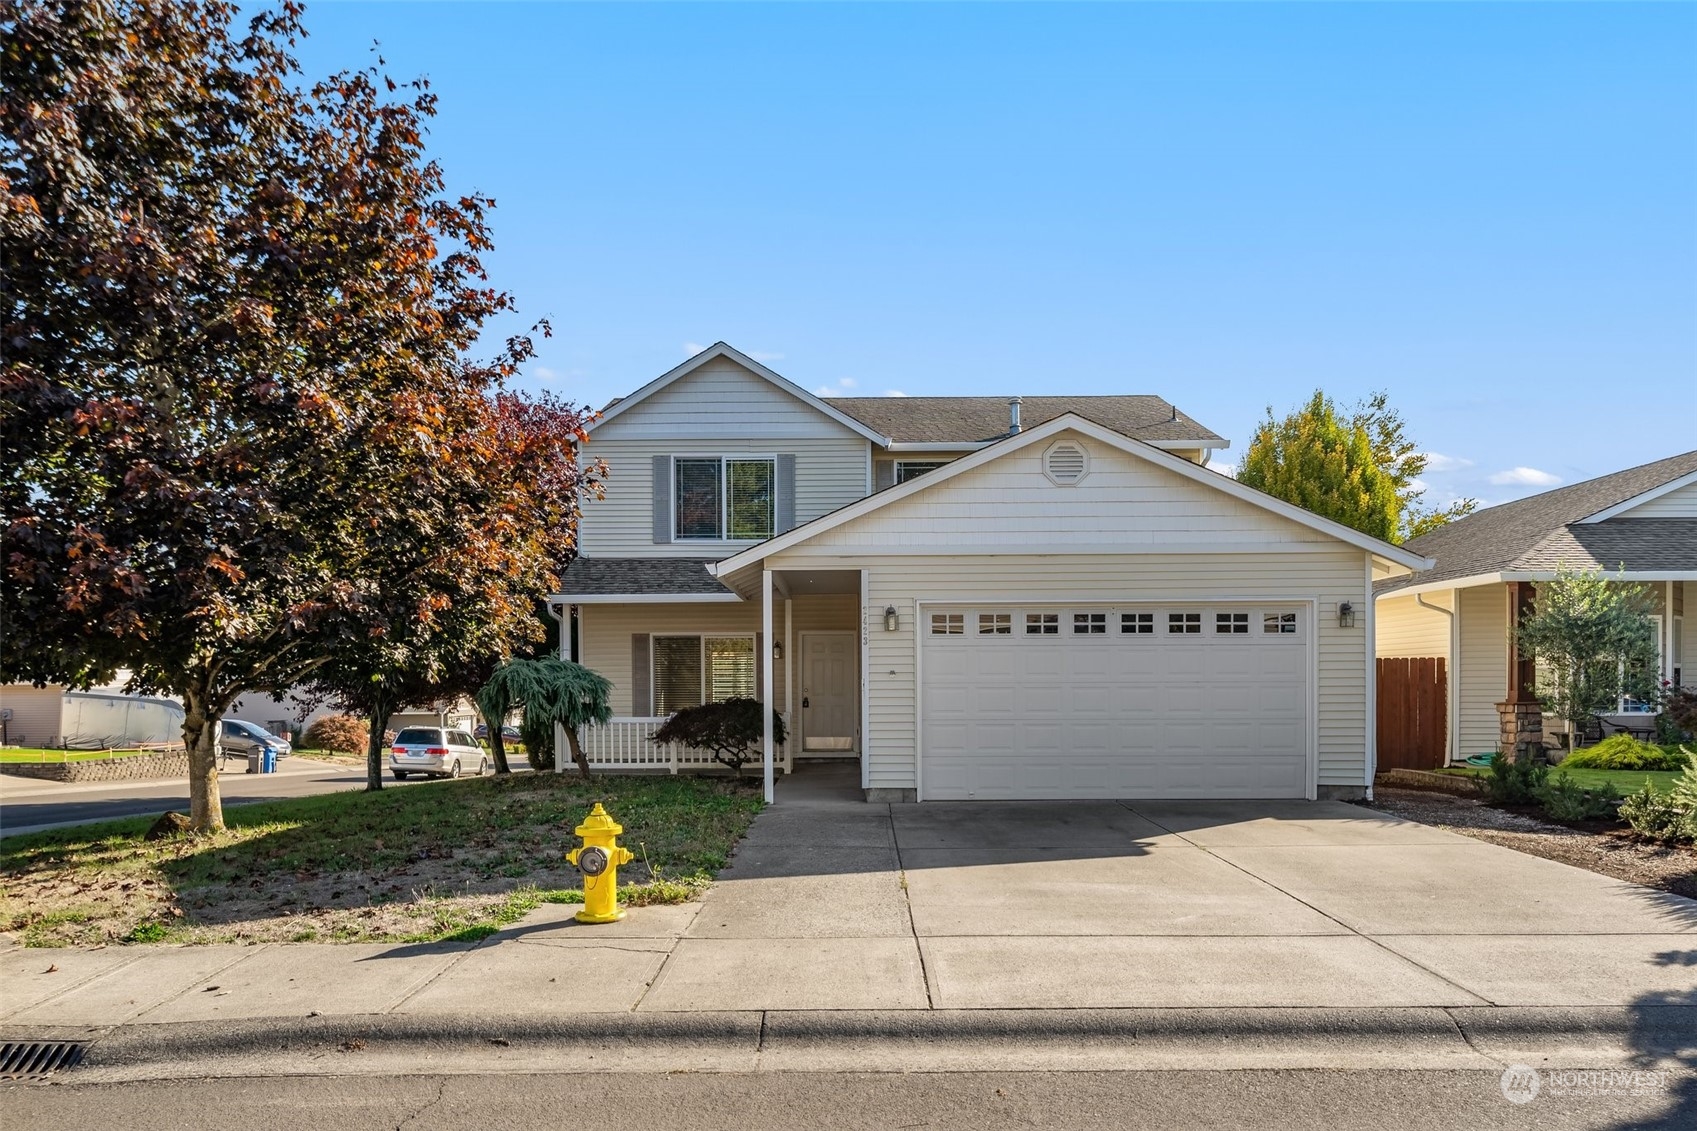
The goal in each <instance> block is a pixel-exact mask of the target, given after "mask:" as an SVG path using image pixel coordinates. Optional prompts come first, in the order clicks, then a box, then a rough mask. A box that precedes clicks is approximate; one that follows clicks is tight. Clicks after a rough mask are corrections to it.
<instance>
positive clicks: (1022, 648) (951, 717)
mask: <svg viewBox="0 0 1697 1131" xmlns="http://www.w3.org/2000/svg"><path fill="white" fill-rule="evenodd" d="M920 629H921V633H922V636H921V640H922V643H921V650H922V653H923V654H922V657H921V661H922V667H921V681H922V691H921V707H920V710H921V722H920V725H921V728H922V735H923V746H922V748H921V753H920V758H921V764H922V768H921V777H922V784H923V792H922V796H923V798H924V799H925V800H931V801H941V800H973V799H977V800H986V799H1037V798H1056V799H1059V798H1119V797H1127V798H1131V797H1200V798H1208V797H1216V798H1230V797H1250V798H1260V797H1305V796H1307V795H1308V732H1309V726H1308V716H1309V711H1310V706H1309V702H1310V693H1309V686H1308V683H1309V675H1308V670H1309V662H1308V647H1307V643H1308V639H1307V638H1308V634H1309V632H1310V631H1311V627H1310V625H1309V616H1308V613H1307V611H1306V607H1305V606H1297V605H1271V604H1268V605H1244V604H1233V605H1169V606H1158V607H1157V606H1147V605H1123V606H1122V605H1076V606H1066V607H1052V606H1044V607H1033V606H1024V605H1021V606H1013V605H973V606H966V607H960V608H943V607H940V606H927V607H926V610H925V614H924V616H923V618H922V623H921V625H920Z"/></svg>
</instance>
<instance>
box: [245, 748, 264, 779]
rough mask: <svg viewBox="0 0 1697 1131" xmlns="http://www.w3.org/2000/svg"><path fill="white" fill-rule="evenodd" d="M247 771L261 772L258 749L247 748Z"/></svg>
mask: <svg viewBox="0 0 1697 1131" xmlns="http://www.w3.org/2000/svg"><path fill="white" fill-rule="evenodd" d="M247 772H248V773H250V774H257V773H260V772H261V771H260V768H259V751H257V750H249V751H248V752H247Z"/></svg>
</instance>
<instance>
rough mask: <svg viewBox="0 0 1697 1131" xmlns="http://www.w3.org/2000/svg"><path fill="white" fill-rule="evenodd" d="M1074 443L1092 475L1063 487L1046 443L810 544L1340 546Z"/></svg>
mask: <svg viewBox="0 0 1697 1131" xmlns="http://www.w3.org/2000/svg"><path fill="white" fill-rule="evenodd" d="M1068 442H1076V444H1077V446H1079V447H1080V448H1082V449H1084V451H1085V453H1086V454H1087V455H1088V457H1089V460H1090V474H1089V475H1088V476H1087V477H1086V478H1085V479H1083V480H1082V481H1081V482H1080V483H1078V484H1077V485H1076V486H1069V487H1064V488H1057V487H1056V486H1055V484H1054V483H1053V482H1052V481H1051V480H1050V479H1049V478H1048V476H1046V475H1044V474H1043V470H1042V460H1043V450H1041V449H1033V448H1028V449H1025V450H1022V451H1019V452H1015V453H1013V454H1011V455H1008V456H1005V457H1003V458H1002V459H1000V460H996V461H994V462H992V463H989V464H986V465H984V466H983V467H980V468H978V469H976V470H975V471H972V472H970V473H968V474H966V475H961V476H957V477H956V478H954V479H951V480H948V481H947V482H944V483H939V484H938V485H937V486H935V487H933V488H931V489H930V490H928V491H923V492H920V493H919V494H917V495H914V496H912V497H911V498H908V499H905V500H903V501H902V502H901V503H898V504H896V505H893V506H887V507H884V508H883V509H881V510H877V511H874V512H872V513H871V514H868V515H865V516H864V517H862V518H860V519H857V520H855V521H853V522H850V523H845V524H844V525H842V526H839V527H837V528H836V529H834V530H828V531H825V532H824V533H822V534H820V535H819V536H818V537H816V538H814V539H812V540H810V541H809V542H808V543H807V545H808V546H809V547H810V548H811V549H812V550H813V551H814V552H824V551H826V550H827V549H828V548H830V547H842V548H845V549H855V550H858V549H860V548H863V547H864V548H868V549H873V548H876V547H880V546H887V547H899V546H908V545H911V546H935V547H937V548H938V549H939V550H943V549H946V548H948V547H961V548H971V549H974V550H980V551H983V550H985V549H987V548H989V547H990V545H991V544H995V543H1005V544H1007V545H1008V547H1009V548H1010V549H1015V550H1025V549H1028V548H1034V547H1039V546H1059V547H1068V548H1077V547H1083V546H1093V545H1099V544H1104V543H1110V542H1111V543H1113V544H1116V545H1123V546H1125V548H1127V549H1128V550H1132V549H1138V548H1158V547H1161V546H1170V547H1173V548H1175V549H1177V548H1181V547H1182V548H1189V547H1192V546H1204V545H1206V546H1219V547H1221V548H1229V547H1230V546H1231V545H1233V544H1237V545H1240V546H1244V547H1245V548H1249V547H1253V546H1258V545H1261V544H1265V543H1287V544H1292V545H1296V544H1300V543H1314V544H1318V545H1332V546H1335V545H1337V544H1338V543H1337V540H1336V539H1334V538H1331V537H1330V536H1328V535H1326V534H1322V533H1320V532H1319V531H1316V530H1313V529H1311V528H1309V527H1306V526H1302V525H1301V524H1299V523H1295V522H1290V521H1288V520H1286V519H1283V518H1281V517H1279V516H1277V515H1274V514H1270V513H1268V512H1267V511H1265V510H1262V509H1261V508H1259V507H1256V506H1253V505H1251V504H1250V503H1246V502H1241V501H1239V500H1237V499H1234V498H1232V497H1231V496H1229V495H1227V494H1225V493H1224V492H1221V491H1213V490H1209V489H1208V488H1207V487H1205V486H1203V485H1201V484H1197V483H1194V482H1192V481H1190V480H1189V479H1186V478H1184V477H1182V476H1180V475H1177V474H1175V473H1173V472H1171V471H1168V470H1166V469H1165V468H1161V467H1157V466H1155V465H1154V464H1150V463H1146V462H1144V461H1142V460H1139V459H1136V458H1135V457H1133V456H1130V455H1127V454H1125V453H1123V452H1121V451H1119V450H1118V449H1116V448H1111V447H1109V446H1108V445H1106V444H1098V443H1097V442H1095V441H1094V440H1087V439H1085V438H1083V437H1081V436H1077V435H1076V434H1072V435H1070V436H1069V441H1068ZM1110 516H1111V517H1110ZM1357 553H1359V551H1357ZM1358 560H1359V559H1358ZM1358 588H1359V587H1358Z"/></svg>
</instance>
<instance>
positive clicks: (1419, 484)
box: [1408, 479, 1427, 495]
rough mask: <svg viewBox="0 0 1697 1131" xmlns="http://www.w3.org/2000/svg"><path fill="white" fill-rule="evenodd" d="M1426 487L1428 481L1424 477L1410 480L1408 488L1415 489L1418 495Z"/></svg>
mask: <svg viewBox="0 0 1697 1131" xmlns="http://www.w3.org/2000/svg"><path fill="white" fill-rule="evenodd" d="M1426 487H1427V483H1426V481H1425V480H1424V479H1410V480H1409V481H1408V489H1409V490H1410V491H1413V492H1414V493H1415V494H1416V495H1418V494H1420V493H1421V492H1422V491H1424V490H1425V489H1426Z"/></svg>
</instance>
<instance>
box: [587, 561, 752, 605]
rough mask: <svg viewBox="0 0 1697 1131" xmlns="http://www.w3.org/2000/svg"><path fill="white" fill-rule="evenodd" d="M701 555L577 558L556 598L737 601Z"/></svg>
mask: <svg viewBox="0 0 1697 1131" xmlns="http://www.w3.org/2000/svg"><path fill="white" fill-rule="evenodd" d="M710 560H711V559H702V558H578V559H576V560H575V561H573V562H572V563H571V565H569V566H567V567H566V569H565V572H564V573H563V574H562V575H561V577H560V592H559V593H556V594H555V595H554V598H553V599H554V600H555V601H557V602H565V603H571V604H597V603H607V604H611V603H617V602H620V601H633V600H634V601H655V600H659V599H668V600H673V601H679V602H688V601H738V600H741V598H740V597H738V596H737V595H736V594H735V593H733V592H731V591H730V590H729V589H727V588H725V587H724V585H722V584H720V582H719V580H718V579H717V578H715V577H714V576H713V575H712V574H710V573H708V572H707V566H708V564H709V561H710Z"/></svg>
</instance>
